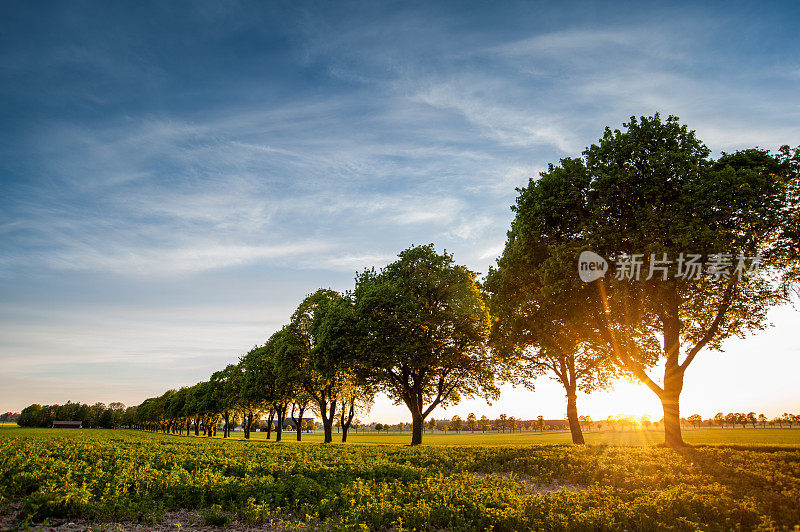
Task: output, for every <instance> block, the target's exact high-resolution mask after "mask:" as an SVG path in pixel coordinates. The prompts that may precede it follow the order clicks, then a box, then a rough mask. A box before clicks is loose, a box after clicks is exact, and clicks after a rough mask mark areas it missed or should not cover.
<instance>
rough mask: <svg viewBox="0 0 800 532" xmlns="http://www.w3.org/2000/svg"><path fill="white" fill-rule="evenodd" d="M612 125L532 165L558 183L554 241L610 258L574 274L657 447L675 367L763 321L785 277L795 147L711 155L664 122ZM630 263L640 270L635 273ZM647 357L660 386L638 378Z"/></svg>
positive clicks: (792, 259) (673, 402)
mask: <svg viewBox="0 0 800 532" xmlns="http://www.w3.org/2000/svg"><path fill="white" fill-rule="evenodd" d="M624 127H625V130H624V131H620V130H615V131H612V130H611V129H609V128H606V131H605V133H604V135H603V138H602V139H600V141H599V143H598V144H595V145H592V146H590V147H589V148H587V149H586V151H584V153H583V157H582V158H580V159H564V160H562V161H561V164H560V165H559V166H558V167H555V166H551V167H550V168H549V170H548V172H545V173H544V174H543V177H542V179H545V178H546V177H547V176H562V177H561V179H560V180H559V182H560V184H561V185H562V186H559V187H557V188H556V191H555V192H554V193H547V194H546V195H545V196H544V199H545V200H548V201H547V202H546V205H547V206H548V207H549V208H550V212H549V213H544V214H543V215H542V217H541V223H542V226H543V227H547V228H548V230H549V231H550V232H552V233H553V234H561V235H564V236H565V239H566V240H567V241H568V242H569V243H570V244H571V245H569V246H568V247H565V253H572V254H573V255H572V261H573V264H577V262H578V261H577V259H578V254H577V253H576V251H577V250H578V249H579V248H583V249H584V250H591V251H593V252H595V253H597V254H599V255H600V256H602V257H604V258H605V259H608V260H609V262H610V263H611V264H616V265H617V266H616V267H615V269H614V270H615V271H613V272H609V273H610V274H613V275H606V276H605V277H601V278H599V279H596V280H594V281H593V282H591V283H587V285H588V286H591V287H593V288H594V289H595V293H594V297H593V298H592V304H591V305H590V308H591V315H592V316H596V317H597V318H598V323H597V325H596V326H595V327H593V328H589V330H591V331H594V332H596V333H599V334H600V335H601V338H604V340H603V342H602V343H599V344H598V345H597V347H602V346H603V344H604V345H605V347H604V351H605V352H606V353H607V354H610V355H612V356H613V358H614V360H615V362H616V363H617V364H618V366H619V367H620V368H621V369H624V370H625V371H627V372H629V373H630V374H632V375H634V376H635V377H637V378H638V379H639V380H641V381H642V382H644V383H645V384H646V385H647V386H648V387H649V388H650V389H651V390H652V391H653V392H654V393H655V394H656V395H657V396H658V397H659V399H660V401H661V403H662V408H663V411H664V429H665V444H666V445H668V446H671V447H678V446H681V445H683V439H682V436H681V427H680V395H681V391H682V389H683V379H684V374H685V372H686V370H687V368H688V367H689V366H690V364H691V363H692V361H693V360H694V359H695V357H696V356H697V354H698V353H699V352H700V351H701V350H702V349H703V348H709V349H719V348H720V347H721V345H722V342H723V341H724V340H725V339H726V338H729V337H731V336H741V335H744V334H747V333H749V332H752V331H757V330H759V329H761V328H763V326H764V323H765V320H766V312H767V310H768V309H769V308H770V307H771V306H773V305H775V304H778V303H780V302H783V301H786V300H787V298H788V297H789V293H790V290H789V288H791V287H793V286H796V284H794V283H796V281H797V275H798V270H799V269H800V268H799V267H798V253H800V252H798V251H797V243H798V238H797V237H798V235H800V231H798V227H799V226H800V216H798V211H797V206H798V204H799V203H800V200H798V189H799V188H800V187H798V184H797V183H798V167H800V150H795V151H794V152H790V150H789V148H788V147H784V148H782V149H781V151H780V152H779V153H778V154H777V155H771V154H769V153H768V152H767V151H765V150H759V149H750V150H744V151H740V152H736V153H734V154H723V155H722V156H721V157H720V158H719V159H718V160H716V161H714V160H712V159H710V158H709V153H710V151H709V150H708V148H707V147H706V146H705V145H703V144H702V143H701V142H700V141H699V140H698V139H697V138H696V136H695V134H694V132H692V131H689V130H688V128H687V127H686V126H683V125H681V124H680V123H679V121H678V119H677V118H676V117H672V116H671V117H669V118H668V119H667V120H666V121H662V120H661V118H660V116H659V115H655V116H654V117H650V118H645V117H643V118H641V120H637V119H636V118H631V120H630V122H629V123H627V124H624ZM547 179H552V178H551V177H547ZM565 188H566V190H565ZM559 198H563V199H564V201H563V202H559V201H558V199H559ZM540 203H541V202H538V203H537V205H539V204H540ZM512 230H513V227H512ZM565 246H566V245H565ZM694 255H699V256H700V259H699V260H701V261H702V259H705V262H701V265H702V266H703V268H702V270H701V271H700V273H699V277H698V276H697V275H695V270H692V271H691V272H689V271H687V263H686V262H685V261H683V260H682V259H687V258H691V256H694ZM739 256H742V257H748V258H749V260H750V262H749V265H748V266H747V267H746V269H747V270H750V269H752V268H751V267H752V265H753V262H754V259H753V258H754V257H758V259H756V261H757V262H760V266H761V268H759V269H758V270H757V271H748V272H746V274H744V275H739V274H735V271H736V270H735V268H736V267H737V261H736V257H739ZM637 257H638V258H637ZM636 260H638V264H639V267H640V268H641V270H643V272H644V275H640V276H637V275H635V271H636V267H635V263H636ZM726 261H728V262H731V261H732V264H728V262H726ZM726 264H727V265H728V266H729V268H728V269H727V270H725V269H724V268H723V266H725V265H726ZM712 266H713V268H712ZM679 268H680V270H679ZM726 272H727V273H726ZM739 273H743V271H742V270H739ZM649 274H654V275H649ZM670 274H671V275H670ZM587 337H588V338H591V339H592V344H594V343H595V342H594V339H595V337H594V336H587ZM659 359H663V360H664V374H663V378H662V379H660V382H658V379H654V378H651V376H650V375H649V374H648V373H647V370H648V368H650V367H651V366H652V365H654V364H655V363H656V362H657V361H658V360H659Z"/></svg>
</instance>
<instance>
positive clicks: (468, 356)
mask: <svg viewBox="0 0 800 532" xmlns="http://www.w3.org/2000/svg"><path fill="white" fill-rule="evenodd" d="M475 278H476V274H475V273H474V272H471V271H470V270H468V269H467V268H466V267H464V266H459V265H456V264H455V263H454V261H453V257H452V255H450V254H448V253H446V252H445V253H442V254H439V253H437V252H436V251H435V250H434V248H433V245H427V246H412V247H411V248H409V249H407V250H405V251H402V252H401V253H400V254H399V259H398V260H397V261H395V262H393V263H391V264H389V265H388V266H386V267H385V268H383V269H381V271H380V272H376V271H375V270H365V271H364V272H362V273H361V274H359V275H358V276H357V278H356V287H355V291H354V299H355V302H356V305H355V307H356V308H355V310H356V312H355V313H356V317H357V320H356V323H357V325H358V329H359V336H360V339H361V342H360V349H359V350H358V353H359V366H360V368H361V369H362V371H363V373H362V374H363V375H364V377H365V378H366V379H367V380H369V381H370V382H373V383H375V385H376V386H377V387H379V388H380V389H381V390H383V391H384V392H386V393H387V394H388V395H389V396H390V397H391V398H393V399H394V400H395V401H396V402H398V403H405V405H406V406H407V407H408V409H409V411H410V412H411V420H412V436H411V445H419V444H420V443H422V426H423V423H424V422H425V418H426V417H427V416H428V415H429V414H430V413H431V412H432V411H433V410H434V409H435V408H436V407H437V406H439V405H443V406H446V405H450V404H456V403H458V402H459V401H460V399H461V397H462V396H476V395H478V396H482V397H485V398H487V399H491V398H495V397H497V396H498V395H499V389H498V387H497V384H496V382H495V369H496V368H495V366H496V364H495V360H494V358H493V354H492V352H491V351H489V350H487V348H486V341H487V337H488V333H489V314H488V312H487V310H486V306H485V304H484V301H483V297H482V294H481V291H480V288H479V286H478V283H477V282H476V281H475Z"/></svg>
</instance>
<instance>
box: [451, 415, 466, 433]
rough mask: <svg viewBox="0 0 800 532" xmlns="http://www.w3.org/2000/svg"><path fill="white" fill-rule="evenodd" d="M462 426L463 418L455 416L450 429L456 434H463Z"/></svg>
mask: <svg viewBox="0 0 800 532" xmlns="http://www.w3.org/2000/svg"><path fill="white" fill-rule="evenodd" d="M462 425H463V421H462V420H461V416H453V419H451V420H450V428H451V429H452V430H454V431H456V432H461V426H462Z"/></svg>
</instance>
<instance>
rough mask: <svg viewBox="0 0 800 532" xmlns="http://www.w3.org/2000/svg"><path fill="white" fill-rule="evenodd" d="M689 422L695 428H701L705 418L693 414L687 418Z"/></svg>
mask: <svg viewBox="0 0 800 532" xmlns="http://www.w3.org/2000/svg"><path fill="white" fill-rule="evenodd" d="M687 420H688V421H689V424H690V425H691V426H693V427H694V428H697V427H699V426H700V425H701V424H702V423H703V417H702V416H701V415H700V414H692V415H691V416H689V417H688V418H687Z"/></svg>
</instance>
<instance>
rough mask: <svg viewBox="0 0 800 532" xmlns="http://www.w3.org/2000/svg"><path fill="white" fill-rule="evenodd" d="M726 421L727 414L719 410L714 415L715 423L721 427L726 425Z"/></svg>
mask: <svg viewBox="0 0 800 532" xmlns="http://www.w3.org/2000/svg"><path fill="white" fill-rule="evenodd" d="M725 421H726V420H725V414H723V413H722V412H717V414H716V415H715V416H714V423H716V424H717V425H719V426H720V427H723V428H724V427H725Z"/></svg>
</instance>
